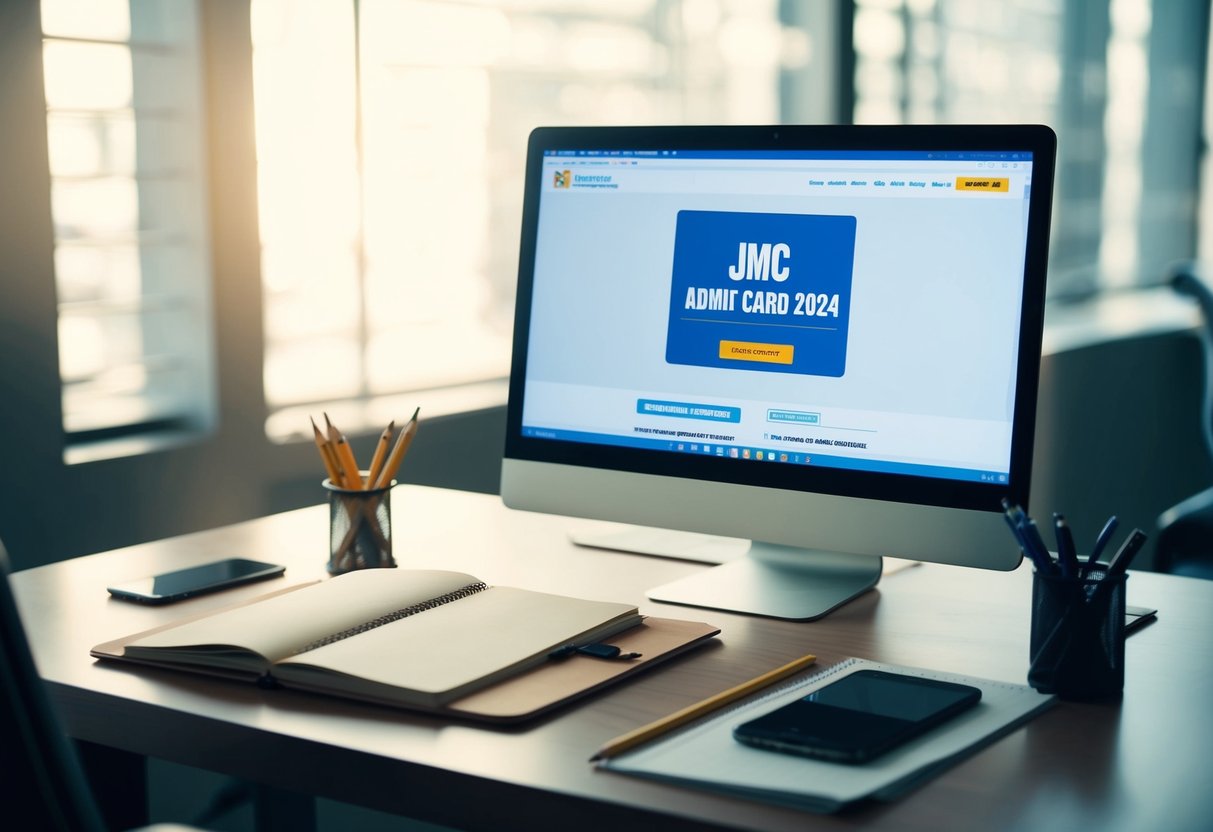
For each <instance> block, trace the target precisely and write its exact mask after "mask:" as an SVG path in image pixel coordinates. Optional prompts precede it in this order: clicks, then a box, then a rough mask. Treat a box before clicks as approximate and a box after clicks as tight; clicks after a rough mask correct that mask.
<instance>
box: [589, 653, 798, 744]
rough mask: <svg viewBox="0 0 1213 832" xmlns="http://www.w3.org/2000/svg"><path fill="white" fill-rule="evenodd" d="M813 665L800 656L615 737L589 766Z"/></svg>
mask: <svg viewBox="0 0 1213 832" xmlns="http://www.w3.org/2000/svg"><path fill="white" fill-rule="evenodd" d="M815 661H817V657H816V656H812V655H810V656H801V657H800V658H799V659H797V660H796V661H793V662H788V663H787V664H785V665H784V666H783V667H777V668H775V669H774V670H772V671H770V672H769V673H764V674H762V675H761V676H758V677H756V678H754V679H751V680H750V681H748V682H742V683H741V684H740V685H737V686H736V687H732V688H729V689H728V690H725V691H721V692H720V693H718V694H716V695H715V696H710V697H708V698H707V699H705V700H703V701H702V702H697V703H695V704H694V705H689V706H687V707H685V708H683V709H682V710H681V711H675V712H674V713H672V714H670V715H669V716H666V717H662V718H661V719H659V720H657V721H656V722H650V723H649V724H648V725H642V726H641V727H639V728H637V729H636V730H634V731H629V732H628V733H626V734H623V735H622V736H619V737H616V738H615V739H613V740H611V741H610V742H608V743H607V744H606V745H604V746H603V747H602V748H600V749H598V751H597V752H595V754H594V756H593V757H591V758H590V762H593V761H594V760H605V759H606V758H607V757H614V756H616V755H617V754H622V753H623V752H625V751H627V750H628V749H629V748H635V747H636V746H638V745H640V744H641V743H645V742H648V741H649V740H651V739H654V738H655V737H659V736H661V735H662V734H665V733H668V732H670V731H673V730H674V729H675V728H678V727H680V726H682V725H686V724H687V723H688V722H690V721H692V720H694V719H698V718H699V717H701V716H703V715H704V714H709V713H711V712H712V711H715V710H717V709H718V708H723V707H724V706H725V705H727V704H729V703H730V702H735V701H736V700H738V699H741V698H742V697H743V696H748V695H749V694H751V693H753V692H755V691H757V690H761V689H762V688H765V687H766V686H767V685H771V684H774V683H775V682H778V681H779V680H780V679H786V678H787V677H788V676H791V675H792V674H793V673H796V672H797V671H799V670H803V669H804V668H806V667H808V666H809V665H811V664H812V663H813V662H815Z"/></svg>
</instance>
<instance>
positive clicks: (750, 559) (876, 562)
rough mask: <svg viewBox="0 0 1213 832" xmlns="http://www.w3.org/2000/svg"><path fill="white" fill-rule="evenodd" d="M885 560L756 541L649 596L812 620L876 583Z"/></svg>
mask: <svg viewBox="0 0 1213 832" xmlns="http://www.w3.org/2000/svg"><path fill="white" fill-rule="evenodd" d="M882 568H883V563H882V560H881V558H879V557H873V556H868V555H848V554H841V553H837V552H822V551H817V550H814V549H802V548H800V547H797V546H781V545H778V544H774V543H760V542H757V541H756V542H754V543H752V544H751V545H750V552H749V555H747V556H746V557H743V558H738V559H737V560H733V561H729V562H728V563H724V564H721V565H720V566H714V567H712V568H711V569H707V570H705V571H703V572H699V573H697V574H695V575H691V576H690V577H687V578H682V579H681V580H677V581H674V582H672V583H668V584H664V585H662V586H659V587H656V588H655V589H651V590H649V591H648V593H647V595H648V597H649V599H650V600H653V601H662V602H665V603H669V604H682V605H685V606H691V607H707V608H708V609H714V610H725V611H728V612H743V613H747V614H749V615H762V616H767V617H770V618H785V619H790V620H793V621H813V620H815V619H818V618H821V617H822V616H824V615H826V614H828V613H830V612H832V611H834V610H836V609H838V608H839V607H841V606H842V605H843V604H845V603H846V602H847V601H850V600H851V599H852V598H856V597H858V596H860V595H862V594H863V593H865V592H867V591H868V590H869V589H871V588H872V587H874V586H876V582H877V581H879V580H880V574H881V571H882Z"/></svg>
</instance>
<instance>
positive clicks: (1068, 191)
mask: <svg viewBox="0 0 1213 832" xmlns="http://www.w3.org/2000/svg"><path fill="white" fill-rule="evenodd" d="M1207 25H1208V7H1207V4H1204V3H1201V2H1190V0H1178V2H1166V3H1163V2H1159V1H1158V0H1104V2H1090V3H1067V2H1064V0H1015V2H1005V1H1004V0H859V2H858V3H857V4H856V14H855V23H854V46H855V55H856V69H855V91H856V100H855V120H856V122H859V123H865V122H868V123H874V122H888V123H899V122H924V123H925V122H950V123H963V122H1043V123H1046V124H1050V125H1052V126H1053V127H1054V129H1055V130H1056V131H1057V133H1058V144H1059V147H1058V171H1057V177H1056V190H1055V200H1054V211H1053V219H1054V221H1053V233H1052V239H1051V245H1050V248H1051V256H1050V260H1051V263H1050V277H1049V288H1050V294H1051V295H1052V296H1053V297H1058V296H1064V295H1077V294H1083V293H1086V292H1089V291H1091V290H1094V289H1107V288H1118V287H1128V286H1133V285H1141V284H1150V283H1156V282H1158V281H1159V280H1161V279H1162V277H1163V275H1164V274H1165V271H1166V268H1167V265H1168V263H1169V262H1170V261H1172V260H1177V259H1182V258H1187V257H1191V256H1193V255H1194V254H1195V230H1196V201H1197V193H1198V188H1197V184H1198V181H1199V176H1198V164H1199V152H1198V138H1199V129H1200V118H1199V112H1200V101H1199V90H1200V89H1201V86H1202V84H1203V77H1204V63H1205V49H1206V37H1207Z"/></svg>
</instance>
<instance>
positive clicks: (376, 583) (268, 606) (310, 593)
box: [127, 569, 477, 661]
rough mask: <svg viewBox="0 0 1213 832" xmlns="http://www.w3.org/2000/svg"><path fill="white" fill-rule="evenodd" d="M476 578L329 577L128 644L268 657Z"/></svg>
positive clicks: (438, 574)
mask: <svg viewBox="0 0 1213 832" xmlns="http://www.w3.org/2000/svg"><path fill="white" fill-rule="evenodd" d="M474 583H477V579H476V578H474V577H472V576H471V575H465V574H463V573H461V572H445V571H434V570H412V569H392V570H388V569H367V570H362V571H358V572H349V573H347V574H345V575H338V576H336V577H334V578H330V579H329V580H327V581H325V582H324V583H320V584H316V585H314V586H308V587H304V588H303V589H300V590H297V591H295V592H289V593H286V594H285V595H281V596H278V597H275V598H269V599H267V600H265V601H259V602H255V603H252V604H249V605H248V606H246V607H240V608H238V609H234V610H229V611H227V612H224V613H222V614H220V615H215V616H211V617H209V618H203V619H199V620H197V621H192V622H190V623H188V624H183V625H181V626H180V627H172V628H170V629H167V630H163V631H161V632H158V633H154V634H152V635H150V636H146V637H145V638H141V639H139V640H137V641H134V642H131V643H130V644H129V645H127V655H128V656H139V655H149V653H148V652H147V648H156V649H158V650H163V649H169V648H190V647H206V646H220V645H222V646H233V647H239V648H243V649H245V650H251V651H253V652H255V653H258V654H260V655H262V656H264V657H265V658H267V659H268V660H270V661H277V660H278V659H281V658H285V657H286V656H290V655H293V654H294V653H296V652H297V651H299V650H300V649H302V648H303V647H304V646H305V645H307V644H310V643H312V642H315V641H318V640H320V639H323V638H326V637H328V636H330V635H332V634H334V633H338V632H341V631H343V630H347V629H350V628H352V627H357V626H359V625H361V624H364V623H366V622H367V621H371V620H373V619H375V618H378V617H380V616H383V615H388V614H390V613H391V612H393V611H395V610H398V609H400V608H402V607H407V606H411V605H413V604H419V603H422V602H424V601H426V600H428V599H430V598H436V597H438V596H440V595H444V594H446V593H448V592H453V591H456V590H458V589H459V588H461V587H463V586H467V585H468V584H474Z"/></svg>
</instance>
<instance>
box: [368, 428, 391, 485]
mask: <svg viewBox="0 0 1213 832" xmlns="http://www.w3.org/2000/svg"><path fill="white" fill-rule="evenodd" d="M395 429H396V420H395V419H393V420H392V421H390V422H388V423H387V427H386V428H384V429H383V433H381V434H379V441H378V442H376V443H375V455H374V456H373V457H371V467H370V468H368V469H367V474H366V487H367V488H374V487H375V483H376V482H377V481H378V480H379V472H380V471H381V470H383V463H384V461H385V460H387V452H388V448H390V447H391V445H392V432H393V431H394V430H395Z"/></svg>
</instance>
